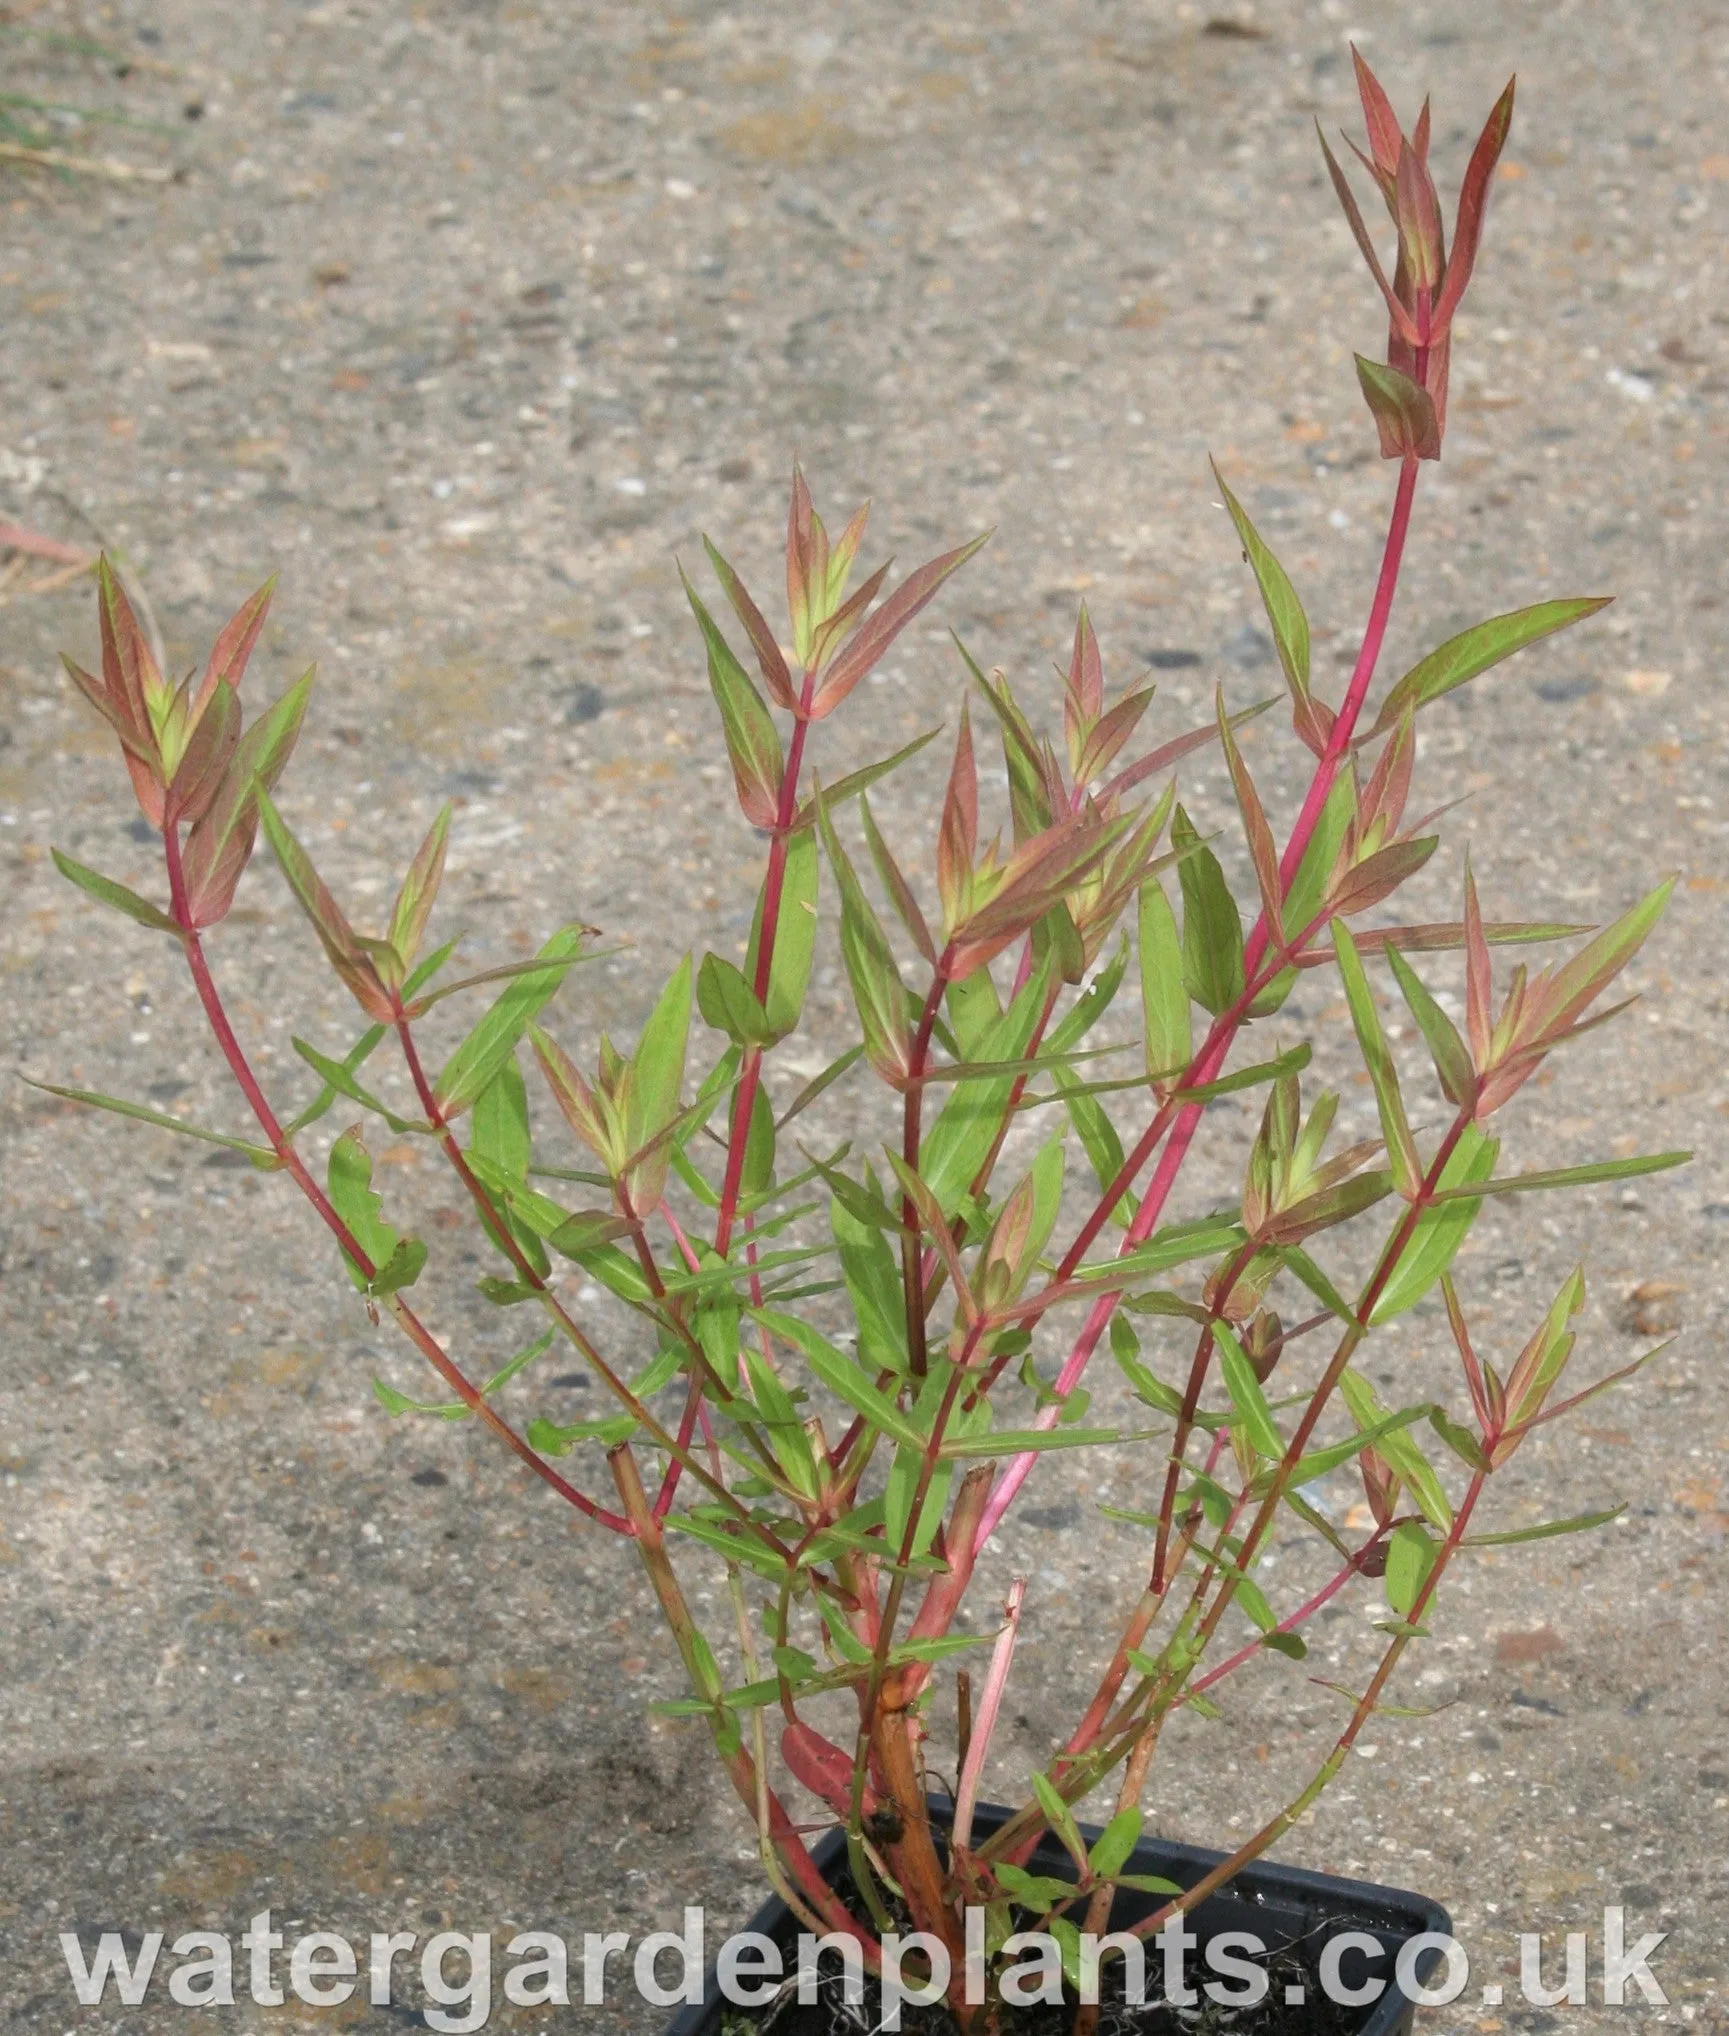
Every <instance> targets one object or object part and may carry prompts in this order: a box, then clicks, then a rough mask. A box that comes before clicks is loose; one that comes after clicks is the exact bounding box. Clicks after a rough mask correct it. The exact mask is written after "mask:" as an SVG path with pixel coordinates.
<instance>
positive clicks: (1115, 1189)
mask: <svg viewBox="0 0 1729 2036" xmlns="http://www.w3.org/2000/svg"><path fill="white" fill-rule="evenodd" d="M1417 465H1418V463H1417V461H1416V460H1415V459H1407V460H1405V461H1403V462H1402V463H1401V465H1400V468H1399V482H1398V487H1397V488H1396V489H1395V491H1394V495H1393V509H1392V514H1391V516H1390V518H1389V520H1388V525H1387V541H1386V545H1385V547H1384V549H1383V551H1382V555H1381V571H1380V576H1379V578H1378V579H1377V581H1376V583H1375V597H1374V600H1373V602H1372V603H1371V604H1370V608H1369V620H1368V624H1367V626H1366V628H1365V629H1364V631H1363V644H1362V648H1361V650H1359V651H1358V653H1357V662H1356V665H1355V667H1354V668H1353V670H1352V673H1351V682H1350V684H1349V686H1347V688H1346V689H1345V697H1344V700H1343V702H1342V703H1341V704H1340V707H1339V712H1338V714H1337V716H1336V718H1335V719H1334V722H1333V727H1332V732H1331V734H1330V735H1329V736H1328V738H1327V746H1326V749H1325V750H1324V751H1323V753H1322V755H1321V758H1320V761H1319V762H1318V763H1317V765H1316V767H1315V774H1314V776H1313V778H1312V779H1311V780H1310V784H1309V790H1308V794H1307V796H1306V797H1305V798H1304V801H1303V806H1302V811H1301V812H1300V813H1299V814H1298V816H1297V824H1296V826H1295V827H1294V828H1292V830H1291V837H1290V840H1289V841H1288V842H1287V843H1286V844H1285V852H1284V855H1283V856H1282V857H1281V858H1280V862H1279V873H1280V876H1281V878H1282V879H1283V881H1284V884H1285V886H1286V887H1287V888H1288V887H1289V885H1290V883H1291V880H1292V878H1293V877H1294V876H1295V875H1296V873H1297V868H1298V865H1299V864H1300V863H1301V862H1302V859H1303V852H1304V850H1305V849H1307V847H1308V845H1309V843H1310V841H1311V840H1312V839H1313V838H1314V833H1315V829H1316V827H1317V826H1318V825H1319V824H1320V819H1321V813H1322V810H1323V808H1324V807H1325V806H1326V803H1327V795H1328V793H1329V792H1331V790H1332V788H1333V782H1334V780H1335V779H1336V778H1337V776H1338V772H1339V765H1340V763H1341V762H1342V761H1343V760H1344V758H1345V756H1346V755H1347V753H1348V752H1349V749H1350V745H1351V737H1352V735H1353V733H1354V732H1355V729H1356V725H1357V721H1358V719H1359V718H1360V716H1361V714H1362V711H1363V702H1364V701H1365V700H1366V699H1367V697H1368V692H1369V687H1370V685H1371V683H1372V682H1373V680H1374V676H1375V666H1376V663H1377V662H1378V661H1379V658H1380V655H1381V645H1382V643H1383V642H1384V640H1385V638H1386V634H1387V623H1388V621H1389V619H1390V618H1391V616H1392V612H1393V596H1394V594H1395V593H1396V592H1397V590H1398V584H1399V569H1400V566H1401V564H1402V562H1403V559H1404V555H1405V540H1406V538H1407V536H1408V535H1409V533H1410V527H1411V505H1412V502H1413V500H1414V498H1415V494H1416V487H1417ZM1271 939H1272V929H1271V928H1270V926H1269V925H1268V923H1267V915H1266V913H1265V912H1264V911H1263V912H1262V913H1261V915H1260V917H1259V918H1258V919H1257V920H1256V922H1255V926H1254V931H1253V932H1252V933H1251V934H1250V936H1249V939H1248V941H1247V943H1246V945H1245V948H1244V953H1243V970H1244V975H1245V977H1246V978H1248V980H1249V981H1250V982H1253V980H1254V978H1255V975H1256V972H1257V970H1258V968H1259V966H1260V963H1261V962H1262V960H1263V959H1264V958H1265V956H1266V952H1267V949H1268V946H1269V945H1270V943H1271ZM1248 1002H1249V998H1248V993H1247V992H1245V994H1244V996H1243V997H1242V998H1239V999H1238V1001H1237V1003H1236V1004H1234V1005H1233V1006H1232V1007H1231V1009H1230V1011H1229V1012H1227V1013H1226V1014H1225V1017H1224V1018H1223V1019H1221V1020H1220V1021H1219V1022H1218V1023H1216V1024H1215V1025H1214V1026H1213V1029H1212V1031H1211V1033H1210V1034H1209V1035H1208V1038H1207V1042H1206V1044H1205V1045H1204V1046H1203V1047H1202V1049H1201V1052H1200V1053H1199V1055H1198V1056H1197V1057H1196V1059H1195V1061H1194V1063H1193V1064H1192V1065H1191V1066H1190V1068H1189V1069H1188V1071H1187V1073H1186V1074H1185V1075H1184V1077H1183V1082H1182V1086H1183V1087H1184V1088H1198V1087H1200V1086H1201V1085H1202V1084H1204V1083H1206V1082H1210V1081H1212V1080H1214V1079H1215V1078H1216V1077H1217V1075H1218V1072H1219V1070H1220V1068H1221V1067H1223V1065H1224V1062H1225V1057H1226V1055H1227V1053H1228V1052H1229V1050H1230V1047H1231V1045H1232V1043H1233V1042H1234V1040H1235V1037H1236V1034H1237V1032H1238V1031H1239V1030H1240V1028H1241V1025H1242V1022H1243V1019H1244V1018H1245V1017H1246V1016H1247V1009H1248ZM1203 1107H1204V1106H1203V1105H1201V1104H1199V1103H1187V1104H1185V1105H1184V1106H1183V1108H1182V1110H1181V1111H1180V1112H1179V1113H1178V1115H1177V1117H1176V1120H1175V1123H1174V1125H1172V1128H1171V1136H1170V1140H1169V1143H1168V1144H1167V1145H1166V1147H1165V1150H1164V1152H1163V1154H1162V1155H1161V1157H1160V1160H1159V1166H1158V1171H1157V1172H1156V1173H1155V1174H1154V1176H1153V1179H1152V1182H1151V1184H1150V1185H1149V1187H1148V1189H1147V1192H1146V1194H1145V1196H1144V1197H1143V1198H1142V1201H1141V1206H1140V1208H1139V1209H1138V1210H1137V1211H1136V1214H1135V1218H1134V1221H1133V1222H1132V1223H1131V1224H1130V1225H1129V1228H1128V1233H1127V1235H1126V1236H1125V1237H1124V1239H1123V1243H1122V1246H1121V1252H1129V1251H1133V1250H1134V1249H1135V1248H1136V1246H1137V1245H1140V1244H1144V1243H1145V1242H1146V1240H1147V1238H1148V1237H1149V1236H1150V1235H1151V1232H1152V1228H1153V1225H1154V1224H1155V1223H1156V1222H1157V1221H1158V1219H1159V1216H1160V1214H1161V1212H1162V1211H1163V1209H1164V1205H1165V1202H1166V1200H1167V1198H1168V1197H1169V1195H1170V1192H1171V1189H1172V1188H1173V1187H1174V1186H1175V1185H1176V1180H1177V1176H1178V1174H1179V1173H1180V1172H1181V1170H1182V1166H1183V1162H1184V1160H1185V1159H1186V1158H1187V1157H1188V1150H1189V1146H1190V1143H1191V1142H1192V1141H1193V1139H1194V1135H1195V1130H1196V1127H1197V1126H1198V1125H1199V1123H1200V1121H1201V1111H1202V1108H1203ZM1169 1121H1170V1120H1169V1106H1168V1105H1167V1106H1166V1108H1164V1109H1161V1110H1160V1112H1159V1114H1158V1116H1157V1117H1156V1118H1155V1119H1154V1120H1153V1123H1152V1125H1151V1126H1150V1127H1149V1128H1148V1130H1147V1132H1146V1134H1145V1136H1144V1137H1143V1138H1142V1140H1141V1143H1140V1145H1139V1146H1137V1147H1136V1149H1135V1152H1134V1154H1133V1156H1132V1158H1131V1160H1130V1161H1129V1162H1128V1164H1126V1165H1125V1166H1124V1168H1123V1170H1122V1174H1120V1175H1119V1176H1118V1179H1117V1180H1116V1181H1114V1182H1112V1184H1111V1187H1110V1189H1109V1190H1108V1191H1107V1194H1106V1198H1105V1200H1104V1202H1103V1203H1101V1205H1100V1206H1099V1208H1098V1209H1096V1210H1095V1211H1094V1212H1093V1215H1092V1217H1091V1218H1089V1219H1088V1223H1087V1224H1086V1225H1084V1226H1083V1228H1082V1232H1081V1235H1080V1237H1077V1239H1076V1240H1075V1244H1074V1245H1071V1247H1070V1249H1069V1252H1068V1254H1067V1255H1066V1256H1065V1258H1064V1261H1063V1267H1062V1275H1061V1276H1066V1275H1067V1273H1069V1272H1072V1271H1073V1269H1074V1266H1075V1265H1076V1264H1078V1263H1079V1262H1080V1259H1079V1253H1080V1252H1084V1251H1085V1249H1086V1246H1087V1244H1090V1243H1091V1241H1092V1239H1093V1238H1094V1237H1095V1236H1097V1234H1098V1231H1099V1229H1101V1228H1102V1227H1103V1224H1104V1222H1105V1221H1106V1219H1107V1217H1108V1214H1109V1211H1110V1209H1111V1208H1112V1207H1114V1206H1115V1203H1116V1201H1117V1200H1118V1199H1119V1197H1120V1195H1121V1194H1122V1192H1123V1190H1124V1188H1125V1187H1126V1186H1127V1184H1128V1180H1132V1178H1133V1175H1134V1173H1138V1172H1139V1170H1140V1167H1141V1166H1142V1165H1144V1164H1145V1162H1146V1159H1147V1158H1148V1157H1150V1154H1151V1148H1152V1146H1153V1145H1154V1144H1155V1143H1156V1142H1157V1139H1158V1136H1159V1134H1160V1133H1161V1132H1162V1130H1163V1128H1164V1126H1165V1124H1166V1123H1167V1122H1169ZM1125 1176H1127V1179H1125V1178H1124V1177H1125ZM1121 1252H1119V1256H1120V1255H1121ZM1121 1298H1122V1293H1121V1289H1120V1288H1119V1289H1116V1290H1115V1291H1113V1292H1110V1293H1107V1294H1102V1295H1101V1296H1100V1297H1099V1299H1098V1300H1097V1301H1096V1302H1094V1304H1093V1307H1092V1311H1091V1313H1090V1314H1089V1315H1088V1317H1087V1320H1086V1323H1085V1325H1084V1327H1083V1328H1082V1330H1081V1333H1080V1335H1079V1336H1078V1337H1077V1338H1076V1340H1075V1344H1074V1347H1073V1349H1072V1350H1071V1351H1070V1353H1069V1356H1068V1358H1067V1360H1066V1361H1065V1363H1064V1365H1063V1368H1062V1370H1061V1371H1060V1372H1059V1373H1058V1375H1057V1382H1056V1392H1057V1393H1058V1394H1059V1395H1067V1394H1068V1393H1070V1392H1072V1391H1073V1390H1074V1388H1075V1387H1076V1385H1078V1384H1079V1382H1080V1379H1081V1375H1082V1374H1083V1373H1084V1372H1085V1370H1086V1368H1087V1364H1088V1362H1089V1361H1090V1359H1091V1357H1092V1355H1093V1352H1094V1351H1095V1350H1096V1349H1097V1348H1098V1343H1099V1338H1100V1337H1101V1336H1102V1335H1103V1334H1104V1332H1105V1328H1106V1326H1107V1324H1108V1323H1109V1322H1110V1319H1111V1316H1112V1315H1113V1314H1114V1313H1115V1311H1116V1306H1117V1302H1118V1301H1119V1300H1120V1299H1121ZM1061 1411H1062V1407H1061V1400H1060V1398H1059V1400H1057V1401H1055V1402H1053V1403H1052V1404H1051V1405H1049V1406H1046V1407H1042V1408H1040V1410H1039V1412H1038V1414H1037V1416H1036V1417H1035V1418H1034V1421H1033V1426H1034V1427H1035V1428H1039V1429H1050V1428H1053V1427H1055V1425H1056V1422H1057V1419H1058V1416H1059V1415H1060V1414H1061ZM1037 1461H1038V1454H1037V1452H1036V1451H1028V1452H1026V1453H1024V1454H1023V1455H1020V1456H1017V1457H1016V1458H1015V1459H1014V1460H1013V1462H1012V1463H1010V1464H1009V1466H1008V1468H1007V1469H1006V1470H1005V1471H1004V1472H1003V1474H1002V1477H1001V1478H1000V1479H999V1481H998V1484H997V1488H996V1490H995V1491H994V1492H993V1493H992V1494H991V1498H990V1503H989V1504H988V1505H987V1506H986V1508H985V1511H984V1515H983V1518H982V1519H981V1520H980V1522H979V1531H978V1540H977V1544H976V1545H977V1546H978V1547H979V1548H983V1546H984V1544H985V1540H986V1538H987V1537H988V1536H989V1535H990V1534H992V1533H993V1532H994V1531H995V1529H996V1527H997V1525H998V1523H999V1522H1000V1521H1001V1519H1002V1517H1003V1514H1004V1513H1005V1512H1006V1511H1007V1510H1008V1508H1009V1506H1010V1504H1011V1503H1012V1502H1013V1500H1014V1497H1015V1494H1016V1493H1017V1492H1018V1491H1019V1490H1020V1488H1021V1486H1022V1485H1023V1484H1025V1483H1026V1481H1027V1478H1028V1477H1029V1476H1030V1475H1031V1473H1032V1469H1033V1466H1034V1464H1035V1463H1036V1462H1037Z"/></svg>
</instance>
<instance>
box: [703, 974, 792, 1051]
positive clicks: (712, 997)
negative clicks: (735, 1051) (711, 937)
mask: <svg viewBox="0 0 1729 2036" xmlns="http://www.w3.org/2000/svg"><path fill="white" fill-rule="evenodd" d="M696 1004H697V1009H698V1010H699V1011H700V1012H701V1013H702V1015H703V1018H704V1019H705V1020H706V1022H707V1023H708V1024H710V1025H712V1026H713V1027H714V1029H715V1031H717V1032H724V1033H725V1034H726V1036H727V1037H728V1038H729V1039H731V1040H734V1041H736V1042H737V1044H738V1045H740V1046H766V1045H767V1044H768V1043H769V1041H770V1040H771V1039H772V1038H773V1037H774V1028H773V1026H771V1025H770V1024H769V1022H768V1013H767V1012H766V1011H765V1010H764V1009H763V1007H762V1005H761V1004H759V1003H758V1002H757V997H756V992H755V991H754V990H753V989H752V988H751V986H750V984H749V983H747V982H746V981H745V979H744V977H743V976H742V975H741V974H740V973H739V971H738V970H737V969H736V968H735V967H734V966H733V964H732V963H731V962H730V961H727V960H725V959H724V958H723V957H722V956H720V955H718V954H705V955H704V956H703V958H702V967H701V968H700V969H698V970H697V975H696Z"/></svg>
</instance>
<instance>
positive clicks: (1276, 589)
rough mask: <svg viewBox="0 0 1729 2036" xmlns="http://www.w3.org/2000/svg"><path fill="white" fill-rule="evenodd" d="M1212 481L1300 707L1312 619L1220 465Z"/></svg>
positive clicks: (1305, 689) (1306, 692)
mask: <svg viewBox="0 0 1729 2036" xmlns="http://www.w3.org/2000/svg"><path fill="white" fill-rule="evenodd" d="M1213 479H1214V481H1215V482H1216V483H1217V484H1218V489H1219V493H1220V494H1221V495H1223V496H1224V498H1225V507H1226V508H1227V509H1228V510H1229V511H1230V516H1231V521H1232V522H1233V523H1234V524H1235V525H1236V526H1237V536H1238V537H1239V538H1240V539H1241V540H1242V546H1243V550H1244V552H1245V553H1246V554H1247V556H1248V561H1249V565H1250V566H1251V568H1252V569H1253V571H1254V575H1255V580H1256V582H1257V584H1258V585H1259V587H1260V589H1261V600H1262V602H1263V604H1264V605H1265V607H1266V610H1267V621H1268V624H1269V625H1270V627H1271V629H1272V632H1273V642H1274V643H1275V644H1276V645H1277V646H1278V652H1279V663H1280V665H1281V666H1282V667H1283V668H1284V673H1285V683H1286V684H1287V685H1288V686H1289V687H1290V689H1291V698H1292V701H1293V703H1294V704H1296V705H1297V706H1299V707H1300V706H1302V705H1304V704H1305V703H1306V702H1307V700H1308V698H1309V618H1308V617H1307V616H1306V615H1305V614H1304V613H1303V604H1302V602H1301V601H1299V600H1298V599H1297V594H1296V589H1295V588H1294V587H1293V586H1292V585H1291V582H1290V579H1289V578H1288V576H1287V575H1286V572H1285V569H1284V567H1283V566H1281V565H1280V564H1279V562H1278V560H1277V559H1276V558H1274V556H1273V554H1272V553H1271V552H1270V551H1269V550H1268V549H1267V547H1266V545H1265V544H1264V543H1262V541H1261V538H1260V536H1259V535H1258V533H1257V532H1256V530H1255V526H1254V525H1253V524H1252V523H1251V522H1250V521H1249V519H1248V517H1247V516H1246V515H1245V514H1244V511H1243V505H1242V504H1241V503H1240V502H1239V501H1238V500H1237V498H1236V496H1235V495H1233V494H1232V493H1231V491H1230V489H1229V488H1227V487H1226V486H1225V482H1224V477H1223V476H1222V475H1221V474H1220V472H1219V468H1218V463H1217V461H1215V462H1214V463H1213Z"/></svg>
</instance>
